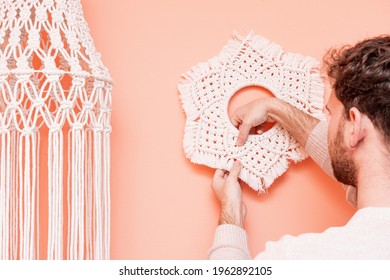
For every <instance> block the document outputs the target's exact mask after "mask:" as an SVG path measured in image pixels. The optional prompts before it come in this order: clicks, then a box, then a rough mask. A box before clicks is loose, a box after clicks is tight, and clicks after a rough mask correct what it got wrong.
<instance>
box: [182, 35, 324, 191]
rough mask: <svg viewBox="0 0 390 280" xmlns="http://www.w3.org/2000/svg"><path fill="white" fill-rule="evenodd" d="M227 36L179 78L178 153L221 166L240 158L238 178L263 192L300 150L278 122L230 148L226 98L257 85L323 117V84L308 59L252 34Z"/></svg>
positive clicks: (233, 137)
mask: <svg viewBox="0 0 390 280" xmlns="http://www.w3.org/2000/svg"><path fill="white" fill-rule="evenodd" d="M232 37H233V39H232V40H230V41H229V42H228V44H227V45H226V46H225V47H224V48H223V49H222V51H221V52H220V54H219V55H218V56H216V57H213V58H212V59H210V60H209V61H208V62H203V63H199V64H198V65H196V66H194V67H193V68H192V69H191V70H189V71H188V72H186V73H185V74H183V75H182V80H181V81H180V82H179V85H178V88H179V92H180V98H181V101H182V106H183V109H184V112H185V114H186V116H187V119H186V124H185V131H184V141H183V146H184V152H185V155H186V156H187V157H188V158H189V159H190V160H191V161H192V162H193V163H197V164H203V165H206V166H209V167H212V168H220V169H224V170H230V168H231V167H232V165H233V162H234V160H240V161H241V163H242V169H241V173H240V176H239V177H240V178H241V180H243V181H244V182H246V183H247V184H248V185H249V186H250V187H251V188H253V189H254V190H257V191H261V192H264V191H265V190H266V189H267V188H268V187H269V186H270V185H271V184H272V183H273V182H274V180H275V179H276V178H277V177H279V176H281V175H282V174H283V173H284V172H285V171H286V170H287V168H288V166H289V161H294V162H298V161H301V160H303V159H305V158H306V153H305V152H304V150H303V149H302V147H301V146H300V144H299V143H298V142H297V141H296V140H295V139H294V138H293V137H292V136H291V135H290V133H289V132H288V131H287V130H286V129H284V128H283V127H282V126H281V125H280V124H278V123H275V125H274V126H273V127H272V128H271V129H270V130H268V131H266V132H264V133H262V134H260V135H249V137H248V140H247V142H246V143H245V144H244V145H243V146H241V147H238V146H236V141H237V135H238V129H237V128H236V127H234V126H233V124H232V123H231V122H230V119H229V116H228V112H227V110H228V104H229V100H230V98H231V97H232V96H233V95H234V94H235V93H236V92H237V91H239V90H240V89H242V88H245V87H248V86H260V87H263V88H265V89H267V90H269V91H271V92H272V93H273V94H274V96H275V97H276V98H279V99H282V100H284V101H286V102H288V103H289V104H291V105H293V106H294V107H296V108H298V109H299V110H301V111H303V112H305V113H308V114H310V115H312V116H314V117H316V118H318V119H323V118H324V115H323V112H322V108H323V94H324V84H323V80H322V76H321V72H320V69H319V62H318V61H317V60H315V59H314V58H312V57H308V56H303V55H300V54H294V53H288V52H285V51H284V50H283V49H282V47H281V46H279V45H277V44H275V43H272V42H270V41H269V40H268V39H266V38H264V37H262V36H259V35H256V34H254V33H253V32H251V33H250V34H249V35H248V36H246V37H245V38H243V37H241V36H239V35H238V34H233V36H232Z"/></svg>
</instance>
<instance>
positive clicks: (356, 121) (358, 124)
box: [348, 107, 365, 148]
mask: <svg viewBox="0 0 390 280" xmlns="http://www.w3.org/2000/svg"><path fill="white" fill-rule="evenodd" d="M349 120H350V131H348V134H349V135H348V136H349V146H350V147H351V148H354V147H356V146H357V144H358V143H359V142H360V141H361V140H362V139H363V138H364V137H365V130H364V127H363V114H362V113H361V112H360V111H359V110H358V109H357V108H356V107H352V108H351V109H350V110H349Z"/></svg>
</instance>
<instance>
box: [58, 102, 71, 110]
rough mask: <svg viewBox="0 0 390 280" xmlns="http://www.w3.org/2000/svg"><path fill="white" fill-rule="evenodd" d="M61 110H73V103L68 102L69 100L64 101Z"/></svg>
mask: <svg viewBox="0 0 390 280" xmlns="http://www.w3.org/2000/svg"><path fill="white" fill-rule="evenodd" d="M60 108H61V109H62V110H71V109H73V103H72V102H71V101H68V100H66V101H62V102H61V105H60Z"/></svg>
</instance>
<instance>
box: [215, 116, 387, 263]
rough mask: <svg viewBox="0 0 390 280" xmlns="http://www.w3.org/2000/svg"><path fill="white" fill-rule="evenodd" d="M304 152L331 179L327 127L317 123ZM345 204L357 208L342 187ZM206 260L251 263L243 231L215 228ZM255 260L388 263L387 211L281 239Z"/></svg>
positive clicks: (350, 192)
mask: <svg viewBox="0 0 390 280" xmlns="http://www.w3.org/2000/svg"><path fill="white" fill-rule="evenodd" d="M305 149H306V150H307V152H308V153H309V154H310V156H311V157H312V158H313V159H314V160H315V161H316V162H317V163H318V164H319V165H320V166H321V167H322V168H323V169H324V170H325V171H326V172H327V173H328V174H329V175H332V169H331V165H330V160H329V155H328V148H327V124H326V122H320V123H319V124H318V125H317V126H316V127H315V128H314V129H313V131H312V133H311V135H310V136H309V138H308V141H307V144H306V147H305ZM345 188H346V190H347V200H348V201H349V202H350V203H351V204H353V205H355V204H356V190H355V188H353V187H351V186H346V187H345ZM208 258H209V259H250V258H251V256H250V253H249V248H248V241H247V236H246V232H245V230H244V229H242V228H240V227H238V226H234V225H228V224H226V225H220V226H218V228H217V230H216V233H215V237H214V242H213V245H212V247H211V248H210V250H209V252H208ZM255 258H256V259H390V208H374V207H368V208H363V209H360V210H359V211H357V212H356V213H355V215H354V216H353V217H352V218H351V219H350V220H349V221H348V222H347V224H346V225H344V226H342V227H331V228H328V229H327V230H326V231H324V232H322V233H307V234H301V235H299V236H297V237H293V236H291V235H285V236H283V237H282V238H281V239H280V240H279V241H276V242H267V243H266V246H265V250H264V251H263V252H261V253H259V254H258V255H257V256H256V257H255Z"/></svg>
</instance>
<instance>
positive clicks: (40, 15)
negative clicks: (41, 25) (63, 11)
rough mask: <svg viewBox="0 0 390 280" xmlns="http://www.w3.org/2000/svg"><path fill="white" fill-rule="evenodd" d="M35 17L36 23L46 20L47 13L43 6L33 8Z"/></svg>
mask: <svg viewBox="0 0 390 280" xmlns="http://www.w3.org/2000/svg"><path fill="white" fill-rule="evenodd" d="M35 17H36V20H37V21H38V22H39V21H41V22H42V21H46V20H47V12H46V9H45V7H43V5H39V6H38V7H36V8H35Z"/></svg>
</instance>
